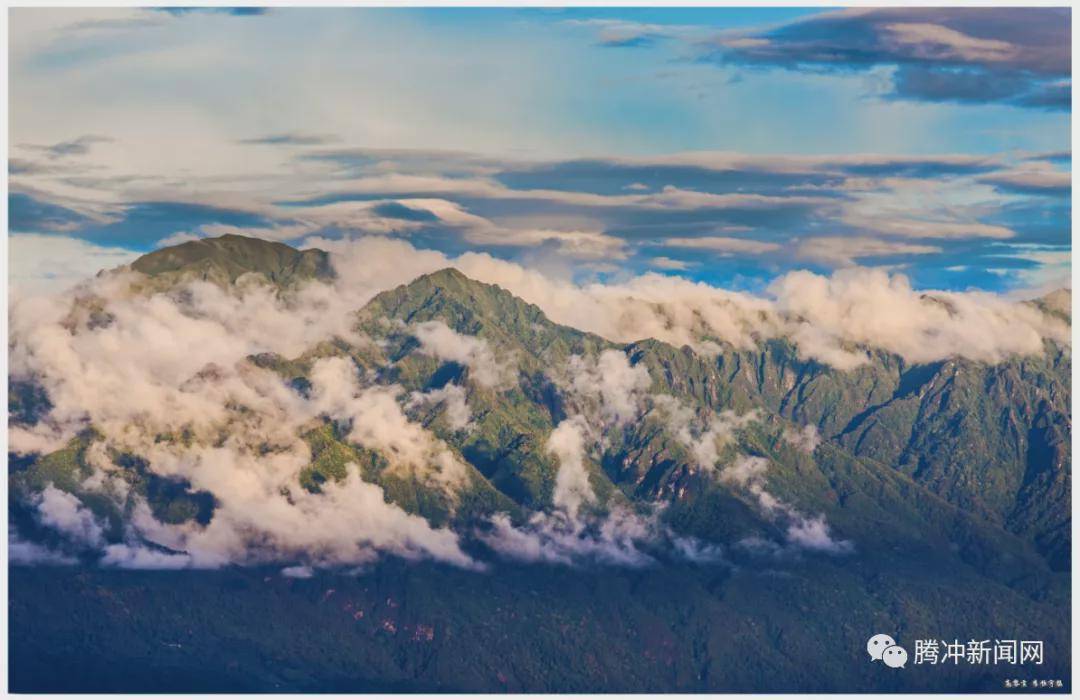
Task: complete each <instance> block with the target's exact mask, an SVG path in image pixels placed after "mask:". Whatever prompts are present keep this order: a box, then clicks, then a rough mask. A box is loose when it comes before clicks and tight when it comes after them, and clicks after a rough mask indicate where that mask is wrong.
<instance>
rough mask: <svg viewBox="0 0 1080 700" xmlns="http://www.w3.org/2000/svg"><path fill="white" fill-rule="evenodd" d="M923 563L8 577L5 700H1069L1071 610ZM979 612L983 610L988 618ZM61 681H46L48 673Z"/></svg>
mask: <svg viewBox="0 0 1080 700" xmlns="http://www.w3.org/2000/svg"><path fill="white" fill-rule="evenodd" d="M933 564H934V563H933V562H926V565H919V564H914V563H912V564H911V565H909V566H908V567H907V568H905V569H902V570H901V569H897V568H895V567H894V566H892V565H884V566H883V562H878V561H874V559H873V558H864V559H860V560H856V561H848V562H844V563H843V564H839V563H837V562H834V561H829V562H824V561H805V562H802V563H801V564H800V565H799V566H798V567H797V568H792V567H783V568H777V569H769V568H766V569H742V570H738V571H735V572H732V571H729V570H725V569H717V568H715V567H702V568H688V567H686V566H685V565H680V566H665V567H659V568H654V569H649V570H626V569H610V568H608V569H593V570H579V569H567V568H561V567H560V568H553V567H544V566H531V567H512V566H500V567H499V568H497V569H496V570H495V571H492V572H490V573H488V574H477V573H469V572H463V571H461V570H458V569H451V568H444V567H436V566H430V565H418V564H411V565H406V564H401V563H400V562H394V561H387V562H384V563H383V564H381V565H379V566H378V567H375V568H374V569H372V570H371V571H369V572H366V573H364V574H361V575H359V576H347V575H327V574H322V575H317V576H316V577H315V578H311V579H289V578H284V577H282V576H280V574H279V573H278V571H277V570H259V569H239V570H229V571H217V572H213V571H203V572H191V571H189V572H154V571H142V572H140V571H102V570H94V571H80V570H77V569H50V568H42V569H27V568H13V569H12V576H11V590H12V596H11V608H10V610H11V630H12V636H11V656H10V659H11V669H12V671H11V679H12V690H13V691H16V692H20V691H26V692H30V691H49V692H64V691H106V692H107V691H127V692H199V691H204V692H230V691H231V692H290V691H309V692H312V691H315V692H328V691H340V692H344V691H353V692H362V691H413V692H415V691H473V692H502V691H511V692H569V691H579V692H644V691H648V692H664V691H667V692H678V691H683V692H702V691H714V692H715V691H736V692H738V691H742V692H751V691H752V692H767V691H770V692H780V691H824V692H860V691H861V692H895V691H943V692H962V691H1000V690H1003V683H1004V681H1005V679H1009V678H1014V677H1018V676H1019V677H1023V678H1046V679H1061V680H1062V681H1063V685H1064V688H1065V689H1068V688H1069V682H1070V681H1069V679H1070V675H1069V661H1068V659H1069V652H1070V648H1069V626H1068V622H1067V618H1068V612H1067V611H1068V607H1067V605H1064V606H1062V607H1056V606H1054V605H1051V604H1049V601H1042V602H1040V601H1036V600H1032V599H1031V598H1028V597H1026V596H1022V595H1018V594H1016V593H1014V592H1013V591H1010V590H1009V589H1008V588H1007V587H1004V586H1001V587H994V588H993V589H988V588H986V586H985V585H984V584H983V583H982V582H980V581H979V580H978V579H977V578H974V577H972V576H970V575H966V574H957V573H956V572H952V573H949V574H948V582H947V583H943V581H942V573H943V572H942V571H941V570H940V569H938V568H936V566H933ZM987 609H993V610H996V611H998V614H996V615H995V616H994V617H993V618H992V619H988V618H987V615H986V610H987ZM885 630H887V631H888V633H889V634H892V635H893V636H895V637H896V639H897V640H898V641H899V642H900V643H901V644H904V645H905V646H907V647H908V649H909V653H910V650H911V649H912V648H913V643H914V640H915V639H921V638H935V637H940V636H942V635H948V640H949V641H950V642H951V641H953V639H954V638H959V639H961V640H963V641H965V642H966V641H967V640H969V639H985V638H991V639H994V638H1007V639H1013V638H1022V639H1040V640H1043V641H1044V642H1045V649H1046V658H1045V661H1044V663H1043V665H1042V666H1037V667H1033V666H1030V665H1029V666H1025V667H1023V671H1022V672H1021V671H1020V670H1019V669H1020V667H1016V666H1008V665H1003V666H996V667H995V666H971V665H968V664H961V665H955V666H954V665H951V664H946V665H938V666H929V665H914V664H909V665H908V666H907V667H906V668H903V669H890V668H887V667H884V666H883V665H882V664H881V663H872V662H871V661H870V660H869V657H868V656H867V655H866V651H865V645H866V639H867V638H868V637H869V636H870V635H871V634H873V633H876V632H882V631H885ZM58 669H63V671H62V672H58Z"/></svg>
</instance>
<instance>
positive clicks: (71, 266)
mask: <svg viewBox="0 0 1080 700" xmlns="http://www.w3.org/2000/svg"><path fill="white" fill-rule="evenodd" d="M8 256H9V257H8V281H9V284H10V291H11V294H12V296H13V297H15V296H25V295H32V294H54V293H57V292H62V291H64V290H66V289H69V288H71V287H72V286H74V285H76V284H78V283H79V282H82V281H83V280H85V279H86V278H88V277H92V276H94V275H96V274H97V273H98V272H99V271H101V270H111V269H113V268H114V267H119V266H120V265H126V264H127V263H129V262H131V261H132V260H134V259H135V258H137V257H138V256H139V253H136V252H134V251H130V250H124V249H122V248H104V247H101V246H96V245H94V244H92V243H87V242H86V241H83V240H80V239H77V238H68V237H67V236H59V235H51V234H40V233H13V234H11V235H10V236H8Z"/></svg>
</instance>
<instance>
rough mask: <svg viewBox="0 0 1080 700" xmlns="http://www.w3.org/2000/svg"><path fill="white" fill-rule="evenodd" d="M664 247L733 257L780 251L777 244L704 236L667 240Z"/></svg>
mask: <svg viewBox="0 0 1080 700" xmlns="http://www.w3.org/2000/svg"><path fill="white" fill-rule="evenodd" d="M664 245H667V246H671V247H673V248H691V249H697V250H708V251H713V252H716V253H720V254H724V255H731V254H734V253H742V254H749V255H758V254H761V253H770V252H773V251H776V250H780V246H779V245H778V244H776V243H768V242H766V241H757V240H752V239H749V238H731V237H728V236H702V237H701V238H665V239H664Z"/></svg>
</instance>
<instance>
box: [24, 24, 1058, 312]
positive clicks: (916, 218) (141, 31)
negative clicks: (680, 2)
mask: <svg viewBox="0 0 1080 700" xmlns="http://www.w3.org/2000/svg"><path fill="white" fill-rule="evenodd" d="M1069 19H1070V18H1069V10H1068V9H1065V10H1059V9H1050V8H1040V9H1032V8H1028V9H1008V8H966V9H955V8H953V9H945V8H909V9H899V8H893V9H870V8H866V9H859V10H824V9H809V10H808V9H791V8H758V9H739V8H712V9H683V10H678V9H649V8H636V9H626V8H599V9H597V8H573V9H562V10H560V9H419V8H411V9H401V8H398V9H375V8H368V9H289V8H281V9H270V10H265V11H257V10H250V9H242V10H230V9H227V8H221V9H213V10H210V9H205V8H204V9H193V10H181V9H171V10H168V11H161V10H145V9H122V8H121V9H111V10H90V9H75V8H68V9H14V10H11V13H10V25H9V30H10V41H9V51H10V55H9V58H10V61H9V66H10V93H9V125H10V148H9V202H8V204H9V208H8V215H9V229H10V234H11V235H10V238H9V250H10V256H9V259H10V264H11V270H10V274H11V279H12V281H13V282H14V284H15V285H16V286H19V287H25V288H30V289H48V288H50V287H54V286H56V285H63V284H69V283H71V282H72V281H73V280H75V279H77V278H79V277H80V276H83V275H90V274H93V273H94V272H96V271H97V270H98V269H101V268H102V267H111V266H113V265H116V264H121V263H123V262H126V261H128V260H131V259H133V258H134V257H136V256H137V255H138V254H141V253H144V252H146V251H150V250H153V249H156V248H159V247H162V246H165V245H171V244H175V243H180V242H184V241H187V240H194V239H197V238H200V237H206V236H218V235H223V234H226V233H236V234H241V235H250V236H257V237H262V238H270V239H274V240H281V241H285V242H288V243H291V244H297V245H300V244H302V243H303V242H304V241H305V240H307V239H309V238H313V237H319V238H322V239H333V238H342V237H346V238H349V237H358V236H364V235H382V236H387V237H391V238H402V239H406V240H408V241H409V242H410V243H411V244H412V245H413V246H415V247H417V248H430V249H435V250H438V251H441V252H443V253H446V254H448V255H458V254H460V253H462V252H465V251H470V250H475V251H483V252H486V253H490V254H492V255H494V256H496V257H499V258H503V259H506V260H510V261H514V262H517V263H520V264H524V265H526V266H530V267H535V268H537V269H540V270H542V271H544V272H546V273H549V274H553V275H563V276H567V277H571V278H573V279H575V280H577V281H589V280H601V281H615V282H618V281H620V280H622V279H627V278H629V277H631V276H634V275H639V274H641V273H643V272H646V271H655V272H658V273H661V274H666V275H673V276H680V277H684V278H688V279H690V280H696V281H704V282H708V283H710V284H714V285H719V286H724V287H729V288H733V289H740V290H749V291H760V290H763V289H766V288H768V285H769V284H770V282H771V281H772V280H774V279H776V278H777V277H779V276H781V275H784V274H786V273H788V272H790V271H792V270H797V269H808V270H811V271H814V272H818V273H824V274H829V273H832V272H833V271H835V270H838V269H843V268H849V267H853V266H863V267H883V268H886V269H887V270H889V271H894V272H897V273H900V274H903V275H905V276H907V277H908V278H909V279H910V281H911V284H912V285H913V286H914V287H915V288H917V289H921V288H933V289H946V290H967V289H983V290H988V291H993V292H1001V293H1007V294H1020V295H1022V294H1033V293H1035V292H1037V291H1041V290H1047V289H1050V288H1054V287H1059V286H1064V285H1065V284H1066V283H1067V282H1066V280H1067V279H1068V275H1069V270H1070V259H1071V245H1070V210H1071V189H1070V168H1071V146H1070V140H1069V120H1070V116H1071V115H1070V106H1069V105H1070V100H1071V74H1070V58H1071V57H1070V43H1071V37H1070V35H1069Z"/></svg>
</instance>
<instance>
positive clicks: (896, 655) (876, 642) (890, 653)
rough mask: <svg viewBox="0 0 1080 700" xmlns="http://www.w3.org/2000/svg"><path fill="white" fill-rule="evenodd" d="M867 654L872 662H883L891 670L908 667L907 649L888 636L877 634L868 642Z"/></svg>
mask: <svg viewBox="0 0 1080 700" xmlns="http://www.w3.org/2000/svg"><path fill="white" fill-rule="evenodd" d="M866 653H867V654H869V655H870V660H871V661H881V662H883V663H884V664H885V665H886V666H888V667H889V668H904V666H905V665H907V649H905V648H904V647H902V646H899V645H898V644H897V643H896V640H895V639H893V638H892V637H890V636H889V635H887V634H875V635H874V636H873V637H871V638H870V639H868V640H866Z"/></svg>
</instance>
